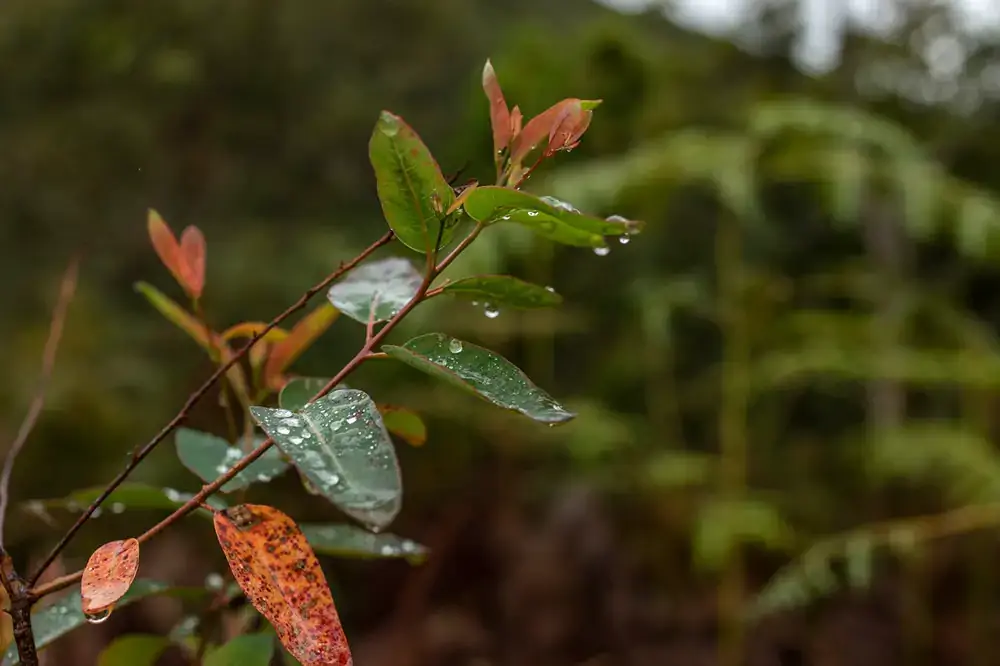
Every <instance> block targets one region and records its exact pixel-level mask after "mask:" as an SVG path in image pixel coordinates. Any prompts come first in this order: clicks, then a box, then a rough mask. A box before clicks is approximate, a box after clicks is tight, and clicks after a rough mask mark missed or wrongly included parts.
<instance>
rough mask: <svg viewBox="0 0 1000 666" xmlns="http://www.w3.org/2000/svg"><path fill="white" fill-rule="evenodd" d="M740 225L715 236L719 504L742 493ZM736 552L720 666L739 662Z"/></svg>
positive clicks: (723, 606) (744, 338)
mask: <svg viewBox="0 0 1000 666" xmlns="http://www.w3.org/2000/svg"><path fill="white" fill-rule="evenodd" d="M741 236H742V234H741V229H740V221H739V220H738V219H736V218H733V217H732V216H730V215H729V214H728V213H725V212H724V213H722V214H721V216H720V219H719V228H718V230H717V231H716V257H715V261H716V271H717V276H718V283H719V284H718V289H719V301H720V309H721V312H720V327H721V330H722V339H723V342H722V346H723V351H722V396H721V405H720V408H719V449H720V455H721V472H722V474H721V483H720V487H719V492H720V495H721V496H722V498H723V501H729V502H740V501H742V500H743V499H744V496H745V494H746V473H747V442H746V418H747V371H748V364H749V341H748V333H747V326H746V317H745V313H744V310H743V284H744V282H743V248H742V238H741ZM744 578H745V572H744V566H743V557H742V555H741V553H740V551H739V548H738V547H736V548H734V549H733V550H732V551H731V552H730V553H728V555H727V558H726V562H725V564H724V570H723V576H722V580H721V581H720V585H719V626H720V630H721V638H720V641H719V664H720V665H721V666H738V664H740V663H742V660H743V640H744V636H743V630H744V626H743V620H742V605H743V596H744V588H745V581H744Z"/></svg>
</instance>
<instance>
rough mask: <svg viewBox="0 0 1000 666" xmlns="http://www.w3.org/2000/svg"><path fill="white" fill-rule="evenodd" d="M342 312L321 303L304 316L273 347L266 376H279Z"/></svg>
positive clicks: (265, 367)
mask: <svg viewBox="0 0 1000 666" xmlns="http://www.w3.org/2000/svg"><path fill="white" fill-rule="evenodd" d="M338 315H340V312H339V311H338V310H337V309H336V308H334V307H333V306H331V305H330V304H329V303H320V304H319V305H318V306H317V307H316V309H314V310H313V311H312V312H310V313H309V314H308V315H306V316H305V317H303V318H302V319H301V320H299V321H298V323H296V324H295V326H293V327H292V330H291V331H289V333H288V336H287V337H286V338H285V339H284V340H282V341H281V342H278V343H276V344H275V345H274V347H272V349H271V355H270V356H269V357H268V359H267V365H265V366H264V376H265V377H268V378H272V377H277V376H278V375H279V374H281V373H282V372H284V371H285V369H287V368H288V366H290V365H291V364H292V363H294V362H295V361H296V359H298V358H299V356H301V355H302V353H303V352H305V351H306V350H307V349H308V348H309V346H310V345H312V343H314V342H315V341H316V339H317V338H318V337H319V336H320V335H322V334H323V332H324V331H326V329H328V328H330V325H331V324H333V322H334V321H335V320H336V319H337V316H338Z"/></svg>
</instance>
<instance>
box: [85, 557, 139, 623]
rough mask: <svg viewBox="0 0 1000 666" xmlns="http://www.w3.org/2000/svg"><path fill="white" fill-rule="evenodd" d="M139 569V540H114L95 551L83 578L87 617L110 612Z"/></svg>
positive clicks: (100, 615)
mask: <svg viewBox="0 0 1000 666" xmlns="http://www.w3.org/2000/svg"><path fill="white" fill-rule="evenodd" d="M138 571H139V542H138V541H136V540H135V539H124V540H120V541H111V542H109V543H106V544H104V545H103V546H101V547H100V548H98V549H97V550H95V551H94V552H93V554H92V555H91V556H90V559H89V560H87V566H85V567H84V568H83V578H82V579H81V580H80V594H81V597H82V598H81V601H80V603H81V606H80V610H82V611H83V614H84V615H86V616H87V617H91V618H93V617H97V618H101V617H103V616H106V615H109V614H110V613H111V610H112V609H113V608H114V606H115V604H116V603H117V602H118V600H119V599H121V598H122V597H123V596H125V593H126V592H128V588H129V586H130V585H132V581H133V580H135V574H136V573H137V572H138Z"/></svg>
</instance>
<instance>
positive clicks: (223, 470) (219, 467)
mask: <svg viewBox="0 0 1000 666" xmlns="http://www.w3.org/2000/svg"><path fill="white" fill-rule="evenodd" d="M228 471H229V467H228V466H226V465H216V466H215V473H216V474H225V473H226V472H228Z"/></svg>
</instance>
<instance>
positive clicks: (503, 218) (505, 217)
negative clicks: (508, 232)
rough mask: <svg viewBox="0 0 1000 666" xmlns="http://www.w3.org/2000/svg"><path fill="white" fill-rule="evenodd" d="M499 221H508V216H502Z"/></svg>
mask: <svg viewBox="0 0 1000 666" xmlns="http://www.w3.org/2000/svg"><path fill="white" fill-rule="evenodd" d="M500 219H501V220H509V219H510V215H504V216H503V217H501V218H500Z"/></svg>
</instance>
